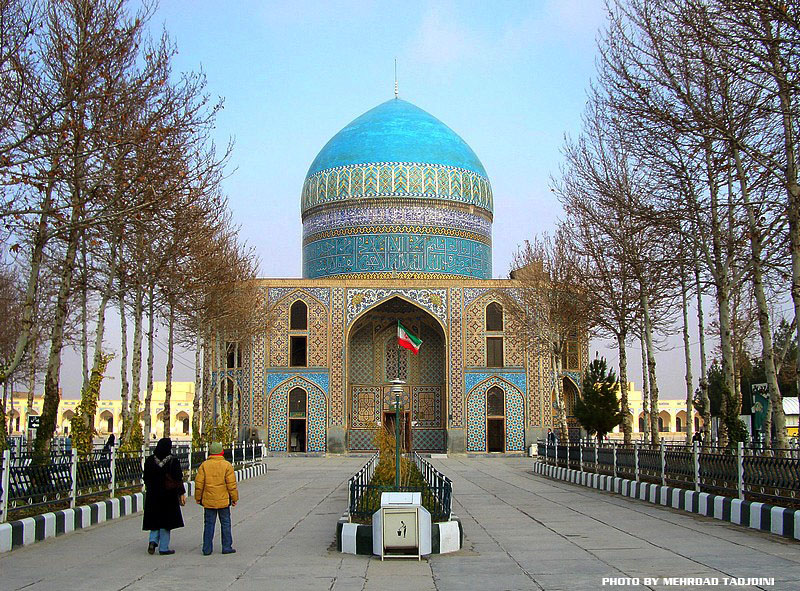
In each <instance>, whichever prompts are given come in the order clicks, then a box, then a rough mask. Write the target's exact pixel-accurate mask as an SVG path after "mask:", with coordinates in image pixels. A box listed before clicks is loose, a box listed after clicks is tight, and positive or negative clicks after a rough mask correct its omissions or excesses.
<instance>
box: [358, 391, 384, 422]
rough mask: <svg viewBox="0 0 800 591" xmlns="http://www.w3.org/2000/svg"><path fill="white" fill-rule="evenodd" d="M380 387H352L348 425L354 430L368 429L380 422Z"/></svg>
mask: <svg viewBox="0 0 800 591" xmlns="http://www.w3.org/2000/svg"><path fill="white" fill-rule="evenodd" d="M381 391H382V388H381V387H380V386H353V387H352V394H351V396H352V398H351V401H352V402H351V404H352V411H351V417H350V425H351V427H352V428H354V429H362V428H369V427H370V426H371V425H377V424H378V423H379V422H380V420H381Z"/></svg>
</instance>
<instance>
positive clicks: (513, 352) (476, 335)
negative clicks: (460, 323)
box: [464, 290, 525, 367]
mask: <svg viewBox="0 0 800 591" xmlns="http://www.w3.org/2000/svg"><path fill="white" fill-rule="evenodd" d="M465 291H466V290H465ZM473 291H476V290H473ZM498 291H499V290H494V291H492V292H487V293H484V294H483V295H482V296H480V297H476V298H474V299H473V300H472V302H471V303H470V304H469V305H465V312H464V317H465V320H464V326H465V330H466V338H465V341H466V343H465V347H466V352H465V354H464V355H465V359H466V365H467V367H484V366H485V365H486V346H485V345H486V342H485V337H486V330H485V329H486V307H487V306H488V305H489V304H490V303H492V302H495V303H497V304H499V305H500V306H501V307H503V300H502V299H501V297H500V295H499V293H498ZM503 291H505V292H506V293H508V292H510V291H511V290H503ZM518 323H519V320H518V319H517V318H516V317H515V316H514V315H513V314H508V313H505V310H504V313H503V329H504V330H503V331H502V332H493V333H492V336H503V337H505V338H504V339H503V366H504V367H522V366H523V365H524V362H525V347H524V344H523V343H522V342H521V340H520V339H517V338H514V335H516V334H519V330H518V328H519V324H518Z"/></svg>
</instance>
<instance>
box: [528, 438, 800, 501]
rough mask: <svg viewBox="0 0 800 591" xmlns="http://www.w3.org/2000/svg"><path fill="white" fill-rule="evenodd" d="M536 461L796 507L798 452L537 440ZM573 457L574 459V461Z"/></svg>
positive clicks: (799, 496)
mask: <svg viewBox="0 0 800 591" xmlns="http://www.w3.org/2000/svg"><path fill="white" fill-rule="evenodd" d="M538 456H539V461H541V462H545V463H547V464H550V465H554V466H563V467H565V468H566V467H569V468H572V469H576V470H580V471H583V472H593V473H597V474H608V475H612V476H619V477H623V478H630V479H631V480H636V481H638V482H653V483H657V484H662V485H670V486H675V487H679V488H688V489H694V490H696V491H698V492H709V493H714V494H721V495H727V496H733V497H738V498H740V499H748V500H755V501H762V502H768V503H773V504H780V505H787V506H792V507H797V506H800V449H798V448H796V447H792V448H789V449H775V448H767V449H765V448H763V447H760V446H758V445H747V446H746V445H744V444H741V443H740V444H739V445H738V447H736V448H727V447H717V446H705V447H703V446H701V445H700V444H697V443H695V444H693V445H691V446H687V445H684V444H674V443H666V442H664V441H663V440H662V442H661V443H660V444H659V445H649V444H644V443H634V444H628V445H625V444H622V443H610V442H602V443H597V442H595V441H593V440H581V441H577V440H576V441H571V442H569V444H567V445H558V444H555V445H553V444H547V442H546V441H544V440H539V441H538ZM576 457H577V460H576Z"/></svg>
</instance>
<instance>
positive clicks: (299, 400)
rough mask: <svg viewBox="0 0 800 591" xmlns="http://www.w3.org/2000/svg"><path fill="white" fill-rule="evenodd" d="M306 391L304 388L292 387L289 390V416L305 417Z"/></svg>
mask: <svg viewBox="0 0 800 591" xmlns="http://www.w3.org/2000/svg"><path fill="white" fill-rule="evenodd" d="M306 399H307V395H306V391H305V390H303V389H302V388H292V390H291V391H290V392H289V416H290V417H293V418H305V416H306Z"/></svg>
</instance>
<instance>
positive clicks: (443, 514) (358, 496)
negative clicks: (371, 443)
mask: <svg viewBox="0 0 800 591" xmlns="http://www.w3.org/2000/svg"><path fill="white" fill-rule="evenodd" d="M406 457H407V458H408V459H410V460H412V461H413V462H414V464H415V465H416V466H417V469H419V471H420V474H422V477H423V479H424V480H425V484H426V486H401V487H400V488H399V489H397V488H395V487H394V486H376V485H372V484H370V482H371V481H372V476H373V475H374V473H375V466H376V465H377V464H378V454H377V453H376V454H375V455H373V456H372V457H371V458H370V459H369V461H368V462H367V463H366V464H364V466H362V468H361V469H360V470H359V471H358V472H356V473H355V474H354V475H353V476H352V477H351V478H350V481H349V482H348V486H347V490H348V503H347V506H348V511H349V514H350V520H351V521H352V520H353V519H357V520H360V521H361V520H368V519H370V518H371V517H372V514H373V513H375V511H377V510H378V509H380V507H381V493H383V492H388V491H398V492H419V493H422V505H423V506H424V507H425V508H427V509H428V510H429V511H430V513H431V519H432V520H433V521H447V520H449V519H450V509H451V504H452V499H453V483H452V482H451V481H450V479H449V478H448V477H447V476H445V475H444V474H442V473H441V472H439V471H438V470H437V469H436V468H434V467H433V466H432V465H431V464H430V462H428V461H427V460H426V459H425V458H423V457H422V456H420V455H419V454H418V453H416V452H413V453H411V454H407V456H406Z"/></svg>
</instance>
